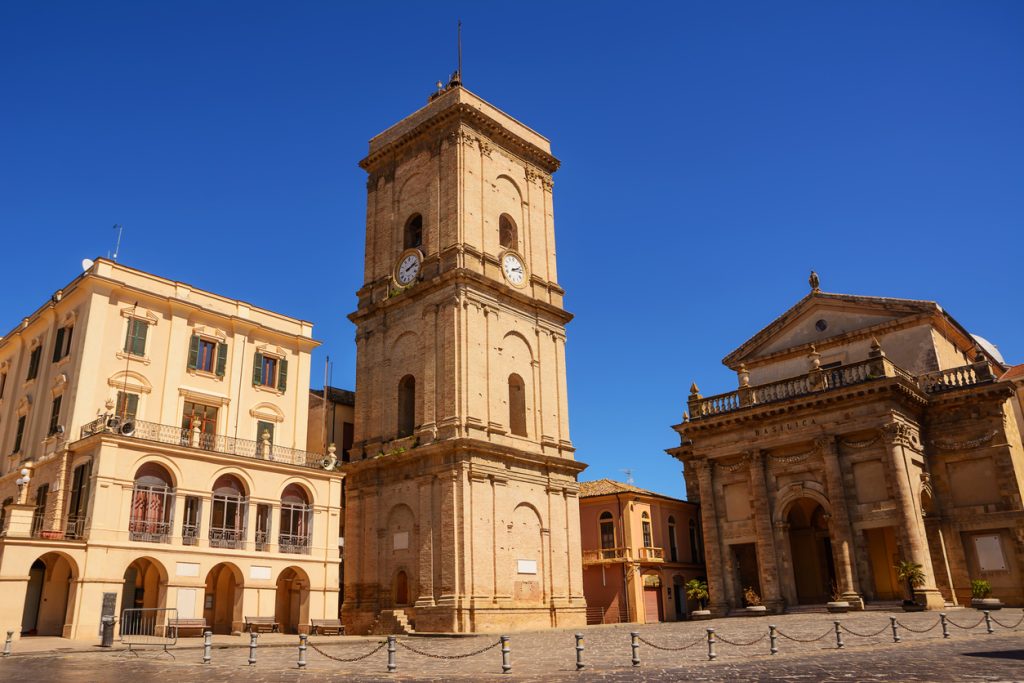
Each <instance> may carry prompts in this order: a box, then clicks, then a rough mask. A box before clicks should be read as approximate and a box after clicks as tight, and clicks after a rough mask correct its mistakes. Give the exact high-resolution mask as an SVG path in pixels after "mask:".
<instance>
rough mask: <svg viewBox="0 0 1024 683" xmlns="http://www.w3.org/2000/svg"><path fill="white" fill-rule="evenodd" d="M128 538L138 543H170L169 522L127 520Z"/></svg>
mask: <svg viewBox="0 0 1024 683" xmlns="http://www.w3.org/2000/svg"><path fill="white" fill-rule="evenodd" d="M128 538H129V539H131V540H133V541H138V542H140V543H170V542H171V523H170V522H154V521H149V520H145V519H132V520H129V522H128Z"/></svg>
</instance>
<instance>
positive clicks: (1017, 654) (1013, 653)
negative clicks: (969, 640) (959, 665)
mask: <svg viewBox="0 0 1024 683" xmlns="http://www.w3.org/2000/svg"><path fill="white" fill-rule="evenodd" d="M963 656H964V657H985V658H996V659H1024V650H994V651H992V652H964V653H963Z"/></svg>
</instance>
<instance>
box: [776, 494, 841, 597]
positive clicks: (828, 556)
mask: <svg viewBox="0 0 1024 683" xmlns="http://www.w3.org/2000/svg"><path fill="white" fill-rule="evenodd" d="M786 519H787V521H788V522H789V544H790V552H791V557H792V558H793V581H794V583H795V584H796V595H797V601H798V602H799V603H800V604H803V605H806V604H820V603H823V602H828V600H829V599H830V597H831V594H832V586H834V585H835V583H836V571H835V564H834V562H833V559H832V541H831V540H830V538H829V534H828V515H827V514H826V513H825V510H824V508H822V506H821V504H820V503H818V501H816V500H812V499H811V498H799V499H797V500H796V501H794V502H793V505H792V506H791V507H790V508H789V514H788V515H787V517H786Z"/></svg>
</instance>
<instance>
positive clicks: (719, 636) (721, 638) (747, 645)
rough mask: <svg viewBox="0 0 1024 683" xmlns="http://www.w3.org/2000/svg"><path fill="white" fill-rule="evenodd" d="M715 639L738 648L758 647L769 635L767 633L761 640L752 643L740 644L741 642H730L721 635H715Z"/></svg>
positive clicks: (762, 635)
mask: <svg viewBox="0 0 1024 683" xmlns="http://www.w3.org/2000/svg"><path fill="white" fill-rule="evenodd" d="M715 637H716V638H717V639H718V640H719V641H720V642H723V643H725V644H726V645H735V646H736V647H749V646H750V645H757V644H758V643H760V642H761V641H762V640H764V639H765V638H767V637H768V634H767V633H762V634H761V637H760V638H757V639H755V640H751V641H749V642H746V643H740V642H737V641H735V640H729V639H728V638H726V637H725V636H723V635H722V634H721V633H715Z"/></svg>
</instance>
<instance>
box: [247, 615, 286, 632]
mask: <svg viewBox="0 0 1024 683" xmlns="http://www.w3.org/2000/svg"><path fill="white" fill-rule="evenodd" d="M245 630H246V631H248V632H249V633H252V632H253V631H254V630H255V632H256V633H278V632H279V631H280V625H279V624H278V623H277V622H276V621H274V617H246V618H245Z"/></svg>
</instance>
